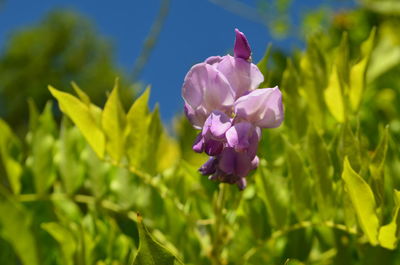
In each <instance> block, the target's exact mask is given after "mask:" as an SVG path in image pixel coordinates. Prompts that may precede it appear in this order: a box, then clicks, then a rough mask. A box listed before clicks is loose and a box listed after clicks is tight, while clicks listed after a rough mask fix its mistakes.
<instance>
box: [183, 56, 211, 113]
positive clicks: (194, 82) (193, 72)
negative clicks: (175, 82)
mask: <svg viewBox="0 0 400 265" xmlns="http://www.w3.org/2000/svg"><path fill="white" fill-rule="evenodd" d="M204 65H205V64H204V63H200V64H195V65H194V66H192V68H191V69H190V70H189V72H188V73H187V74H186V76H185V81H184V82H183V87H182V97H183V99H184V100H185V102H186V103H187V104H188V105H190V106H191V107H192V109H196V108H197V107H198V106H199V105H200V104H201V103H202V101H203V87H204V84H205V83H206V78H207V70H206V69H205V66H204Z"/></svg>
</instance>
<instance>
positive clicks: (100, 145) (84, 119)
mask: <svg viewBox="0 0 400 265" xmlns="http://www.w3.org/2000/svg"><path fill="white" fill-rule="evenodd" d="M49 90H50V92H51V94H52V95H53V96H54V97H55V98H56V99H57V100H58V103H59V105H60V109H61V111H62V112H64V113H65V114H66V115H67V116H68V117H69V118H70V119H71V120H72V121H73V122H74V123H75V125H76V126H77V127H78V128H79V130H80V131H81V132H82V134H83V136H84V137H85V139H86V140H87V141H88V143H89V145H90V146H91V147H92V148H93V150H94V151H95V153H96V154H97V155H98V156H99V157H100V158H103V157H104V150H105V136H104V134H103V132H102V130H101V128H100V126H99V125H98V121H97V117H96V113H93V111H91V108H90V107H88V106H87V105H86V104H85V103H83V102H82V101H80V100H79V99H78V98H76V97H74V96H72V95H70V94H68V93H65V92H61V91H58V90H56V89H55V88H53V87H51V86H49Z"/></svg>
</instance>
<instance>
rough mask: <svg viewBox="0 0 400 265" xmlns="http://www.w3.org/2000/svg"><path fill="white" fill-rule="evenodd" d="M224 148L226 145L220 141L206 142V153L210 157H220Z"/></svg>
mask: <svg viewBox="0 0 400 265" xmlns="http://www.w3.org/2000/svg"><path fill="white" fill-rule="evenodd" d="M223 148H224V143H223V142H222V141H219V140H214V139H211V138H210V139H205V140H204V152H206V154H207V155H209V156H216V155H219V154H220V153H221V151H222V149H223Z"/></svg>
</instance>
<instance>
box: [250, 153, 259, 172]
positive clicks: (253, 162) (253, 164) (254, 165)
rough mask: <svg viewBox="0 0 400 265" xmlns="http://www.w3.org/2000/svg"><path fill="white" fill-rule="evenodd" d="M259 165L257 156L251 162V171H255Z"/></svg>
mask: <svg viewBox="0 0 400 265" xmlns="http://www.w3.org/2000/svg"><path fill="white" fill-rule="evenodd" d="M259 163H260V159H259V158H258V156H255V157H254V158H253V160H252V161H251V169H252V170H253V169H256V168H258V164H259Z"/></svg>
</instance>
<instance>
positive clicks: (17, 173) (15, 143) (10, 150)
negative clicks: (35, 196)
mask: <svg viewBox="0 0 400 265" xmlns="http://www.w3.org/2000/svg"><path fill="white" fill-rule="evenodd" d="M19 149H20V142H19V140H18V139H17V137H16V136H15V135H14V134H13V132H12V131H11V129H10V127H9V126H8V125H7V123H6V122H5V121H3V120H2V119H0V158H1V160H0V161H2V162H3V166H4V169H5V171H6V174H7V177H8V182H9V183H10V186H11V189H12V190H13V192H14V193H16V194H18V193H19V192H20V191H21V183H20V178H21V174H22V166H21V164H20V163H19V161H18V157H16V156H17V155H16V153H18V152H19Z"/></svg>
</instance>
